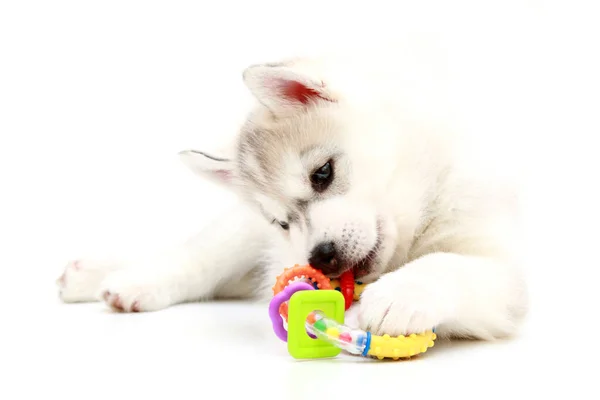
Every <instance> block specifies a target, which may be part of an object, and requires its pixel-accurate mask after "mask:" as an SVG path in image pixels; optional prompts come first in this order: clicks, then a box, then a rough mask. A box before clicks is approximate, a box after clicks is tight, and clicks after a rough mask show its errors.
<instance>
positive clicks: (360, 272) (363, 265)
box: [329, 220, 383, 279]
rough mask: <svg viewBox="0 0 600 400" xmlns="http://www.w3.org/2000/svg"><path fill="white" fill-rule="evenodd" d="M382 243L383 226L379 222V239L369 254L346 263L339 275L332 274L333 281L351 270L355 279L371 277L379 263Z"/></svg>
mask: <svg viewBox="0 0 600 400" xmlns="http://www.w3.org/2000/svg"><path fill="white" fill-rule="evenodd" d="M382 243H383V236H382V224H381V221H379V220H378V221H377V239H376V240H375V244H374V245H373V247H372V248H371V250H370V251H369V253H367V255H366V256H365V257H363V258H362V259H360V260H359V261H355V262H348V263H345V264H346V265H343V266H342V268H340V270H339V271H338V272H337V273H335V274H332V275H331V276H329V277H330V278H332V279H337V278H339V277H340V275H342V274H343V273H344V272H346V271H349V270H352V272H353V273H354V277H355V278H362V277H364V276H366V275H369V274H370V273H371V272H373V269H374V267H375V263H376V262H377V258H378V256H379V251H380V250H381V247H382Z"/></svg>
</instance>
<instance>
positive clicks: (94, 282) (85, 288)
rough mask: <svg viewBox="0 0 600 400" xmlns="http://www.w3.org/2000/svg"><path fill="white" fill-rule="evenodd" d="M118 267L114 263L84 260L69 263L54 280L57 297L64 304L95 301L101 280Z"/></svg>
mask: <svg viewBox="0 0 600 400" xmlns="http://www.w3.org/2000/svg"><path fill="white" fill-rule="evenodd" d="M119 267H120V265H119V264H117V263H114V262H113V263H111V262H99V261H92V260H86V259H82V260H74V261H71V262H69V263H68V264H67V265H66V266H65V269H64V271H63V273H62V274H61V276H60V277H59V278H58V279H57V280H56V285H57V286H58V296H59V297H60V299H61V300H62V301H64V302H65V303H76V302H89V301H96V300H97V299H96V293H97V291H98V288H99V287H100V283H101V282H102V280H103V279H104V278H105V277H106V276H107V275H108V274H110V273H112V272H113V271H115V270H117V269H118V268H119Z"/></svg>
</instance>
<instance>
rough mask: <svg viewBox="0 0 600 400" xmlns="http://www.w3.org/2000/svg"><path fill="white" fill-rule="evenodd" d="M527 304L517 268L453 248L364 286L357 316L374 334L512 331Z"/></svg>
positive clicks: (475, 334) (473, 334)
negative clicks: (430, 330)
mask: <svg viewBox="0 0 600 400" xmlns="http://www.w3.org/2000/svg"><path fill="white" fill-rule="evenodd" d="M526 305H527V296H526V289H525V284H524V282H523V280H522V278H521V274H520V272H519V271H518V269H517V268H516V267H515V266H514V265H512V264H510V263H506V262H503V261H497V260H495V259H492V258H485V257H475V256H468V255H461V254H453V253H432V254H429V255H425V256H423V257H421V258H419V259H417V260H415V261H412V262H410V263H408V264H406V265H405V266H404V267H402V268H400V269H399V270H396V271H394V272H390V273H388V274H387V275H384V276H382V277H381V278H380V279H379V280H378V281H376V282H374V283H373V284H371V285H369V286H368V287H366V288H365V291H364V292H363V293H362V296H361V300H360V306H359V307H360V308H359V311H358V319H359V323H360V326H361V328H363V329H369V330H372V331H373V332H374V333H376V334H380V335H382V334H386V333H387V334H389V335H405V334H410V333H419V332H423V331H425V330H428V329H432V328H436V333H437V334H438V336H440V337H469V338H476V339H493V338H498V337H503V336H507V335H511V334H512V333H514V331H515V330H516V328H517V326H518V325H517V322H518V321H519V319H520V318H521V317H522V316H523V315H524V313H525V309H526Z"/></svg>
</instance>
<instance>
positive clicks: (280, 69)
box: [243, 64, 336, 115]
mask: <svg viewBox="0 0 600 400" xmlns="http://www.w3.org/2000/svg"><path fill="white" fill-rule="evenodd" d="M243 78H244V83H245V84H246V86H247V87H248V89H250V91H251V92H252V94H253V95H254V97H256V99H257V100H258V101H259V102H260V103H261V104H263V105H264V106H265V107H267V108H269V109H270V110H271V111H272V112H273V113H274V114H275V115H285V114H291V113H295V112H298V111H299V110H301V109H303V108H306V107H307V106H310V105H312V104H315V103H319V102H335V101H336V100H335V97H334V95H333V93H331V91H330V90H329V89H328V88H327V87H326V85H325V83H324V82H323V81H321V80H320V79H316V78H315V77H311V76H309V75H308V74H305V73H302V72H300V71H297V70H295V69H294V68H293V66H290V65H283V64H278V65H268V64H264V65H256V66H251V67H249V68H247V69H246V70H245V71H244V74H243Z"/></svg>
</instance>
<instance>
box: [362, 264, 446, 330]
mask: <svg viewBox="0 0 600 400" xmlns="http://www.w3.org/2000/svg"><path fill="white" fill-rule="evenodd" d="M426 278H427V277H426V276H423V275H422V274H419V273H418V271H410V272H409V271H402V270H400V271H396V272H393V273H390V274H388V275H384V276H383V277H381V278H380V279H379V280H378V281H376V282H374V283H372V284H370V285H369V286H367V287H366V288H365V290H364V292H363V293H362V295H361V298H360V308H359V311H358V320H359V326H360V328H361V329H364V330H369V331H371V332H372V333H373V334H376V335H384V334H388V335H390V336H398V335H409V334H411V333H417V334H418V333H422V332H424V331H427V330H430V329H433V328H435V327H436V325H438V324H439V323H440V322H442V321H444V319H446V318H447V317H448V316H449V315H450V312H451V307H452V300H451V299H449V297H448V296H447V294H446V290H445V289H444V288H443V287H442V285H440V284H439V283H437V284H436V283H432V282H429V281H428V280H427V279H426Z"/></svg>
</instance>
